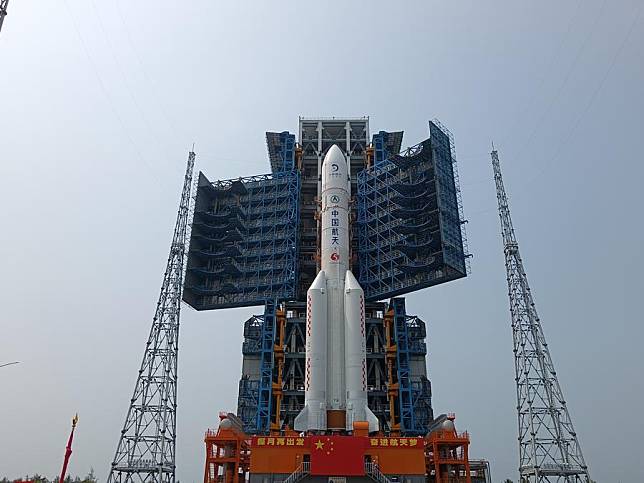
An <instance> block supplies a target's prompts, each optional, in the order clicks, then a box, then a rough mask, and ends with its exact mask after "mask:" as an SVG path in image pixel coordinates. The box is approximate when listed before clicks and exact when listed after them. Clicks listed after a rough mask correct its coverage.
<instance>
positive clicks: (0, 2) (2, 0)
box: [0, 0, 9, 31]
mask: <svg viewBox="0 0 644 483" xmlns="http://www.w3.org/2000/svg"><path fill="white" fill-rule="evenodd" d="M8 6H9V0H0V31H2V24H3V22H4V18H5V17H6V16H7V7H8Z"/></svg>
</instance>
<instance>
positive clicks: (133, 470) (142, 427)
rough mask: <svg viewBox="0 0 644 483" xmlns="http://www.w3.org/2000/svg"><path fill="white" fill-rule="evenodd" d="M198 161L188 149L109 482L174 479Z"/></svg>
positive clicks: (169, 482)
mask: <svg viewBox="0 0 644 483" xmlns="http://www.w3.org/2000/svg"><path fill="white" fill-rule="evenodd" d="M194 163H195V153H194V152H190V154H189V155H188V163H187V168H186V174H185V178H184V183H183V190H182V192H181V202H180V204H179V212H178V214H177V222H176V225H175V228H174V235H173V238H172V245H171V246H170V255H169V256H168V264H167V267H166V270H165V274H164V276H163V283H162V285H161V294H160V295H159V301H158V303H157V308H156V312H155V314H154V319H153V320H152V328H151V329H150V336H149V338H148V341H147V343H146V345H145V352H144V354H143V362H142V363H141V368H140V369H139V374H138V378H137V381H136V385H135V386H134V394H133V396H132V399H131V400H130V407H129V409H128V411H127V416H126V418H125V424H124V425H123V430H122V431H121V436H120V438H119V443H118V446H117V449H116V455H115V456H114V461H113V462H112V468H111V470H110V475H109V478H108V483H126V482H146V483H152V482H158V483H162V482H163V483H174V481H175V444H176V434H177V433H176V423H177V419H176V409H177V355H178V349H179V314H180V309H181V292H182V288H183V275H184V271H185V254H186V242H187V235H188V225H189V217H190V193H191V184H192V171H193V168H194Z"/></svg>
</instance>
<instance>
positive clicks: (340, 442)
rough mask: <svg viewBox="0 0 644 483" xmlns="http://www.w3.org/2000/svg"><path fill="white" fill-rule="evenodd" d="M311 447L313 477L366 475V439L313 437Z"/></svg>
mask: <svg viewBox="0 0 644 483" xmlns="http://www.w3.org/2000/svg"><path fill="white" fill-rule="evenodd" d="M310 445H311V475H330V476H363V475H364V446H365V443H364V438H362V437H352V436H312V437H311V438H310Z"/></svg>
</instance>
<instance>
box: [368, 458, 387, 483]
mask: <svg viewBox="0 0 644 483" xmlns="http://www.w3.org/2000/svg"><path fill="white" fill-rule="evenodd" d="M364 472H365V474H366V475H367V476H368V477H369V478H371V479H372V480H373V481H375V482H376V483H392V481H391V480H390V479H389V478H387V477H386V476H385V475H383V474H382V472H381V471H380V469H379V468H378V465H377V464H375V463H365V464H364Z"/></svg>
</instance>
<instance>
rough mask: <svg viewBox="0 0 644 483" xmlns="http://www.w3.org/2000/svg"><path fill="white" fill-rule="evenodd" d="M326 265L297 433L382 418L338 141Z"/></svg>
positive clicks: (327, 194)
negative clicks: (376, 405)
mask: <svg viewBox="0 0 644 483" xmlns="http://www.w3.org/2000/svg"><path fill="white" fill-rule="evenodd" d="M320 195H321V203H322V209H321V232H322V235H321V250H320V256H321V263H320V271H319V272H318V274H317V276H316V277H315V280H314V281H313V283H312V284H311V287H310V288H309V290H308V291H307V295H306V332H307V333H306V369H305V370H306V372H305V385H304V409H303V410H302V412H301V413H300V414H299V415H298V416H297V417H296V418H295V422H294V423H295V424H294V426H295V430H296V431H325V430H335V431H338V430H347V431H352V430H353V428H354V422H359V421H362V422H367V423H368V425H369V431H378V429H379V428H378V419H377V418H376V416H375V415H374V414H373V413H372V412H371V410H370V409H369V407H368V405H367V374H366V340H365V302H364V292H363V290H362V288H361V287H360V284H359V283H358V281H357V280H356V278H355V277H354V276H353V274H352V273H351V270H350V263H349V200H350V197H351V180H350V177H349V167H348V164H347V160H346V158H345V156H344V154H343V153H342V151H341V149H340V148H339V147H338V146H337V145H333V146H331V148H330V149H329V151H328V152H327V154H326V156H325V157H324V161H323V163H322V188H321V193H320Z"/></svg>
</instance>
